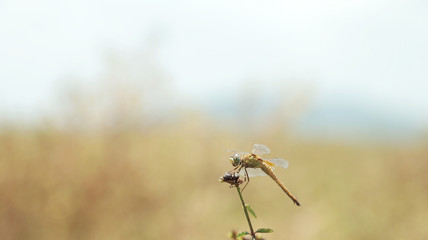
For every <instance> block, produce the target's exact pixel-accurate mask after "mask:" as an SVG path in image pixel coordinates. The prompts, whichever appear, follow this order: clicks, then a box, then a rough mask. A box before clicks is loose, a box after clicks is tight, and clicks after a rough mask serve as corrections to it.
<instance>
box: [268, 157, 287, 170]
mask: <svg viewBox="0 0 428 240" xmlns="http://www.w3.org/2000/svg"><path fill="white" fill-rule="evenodd" d="M265 161H268V162H271V163H273V164H274V166H273V167H272V168H275V167H278V166H279V167H282V168H284V169H287V168H288V161H287V160H284V159H282V158H273V159H265Z"/></svg>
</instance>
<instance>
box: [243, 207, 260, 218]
mask: <svg viewBox="0 0 428 240" xmlns="http://www.w3.org/2000/svg"><path fill="white" fill-rule="evenodd" d="M245 207H246V208H247V209H248V211H249V212H250V213H251V215H253V216H254V217H255V218H257V216H256V213H255V212H254V211H253V209H252V208H251V207H250V204H245Z"/></svg>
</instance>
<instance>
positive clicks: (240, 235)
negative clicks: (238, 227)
mask: <svg viewBox="0 0 428 240" xmlns="http://www.w3.org/2000/svg"><path fill="white" fill-rule="evenodd" d="M245 235H250V233H249V232H241V233H240V234H238V235H236V237H242V236H245Z"/></svg>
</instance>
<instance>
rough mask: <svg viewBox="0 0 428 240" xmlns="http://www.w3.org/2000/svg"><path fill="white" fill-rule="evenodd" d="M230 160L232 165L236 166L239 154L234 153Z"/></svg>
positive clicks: (239, 159) (238, 161)
mask: <svg viewBox="0 0 428 240" xmlns="http://www.w3.org/2000/svg"><path fill="white" fill-rule="evenodd" d="M230 162H231V163H232V165H233V166H234V167H236V166H238V165H239V164H240V163H241V157H240V156H239V154H237V153H235V154H233V155H232V156H231V157H230Z"/></svg>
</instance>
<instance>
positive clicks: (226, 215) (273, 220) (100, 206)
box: [0, 117, 428, 240]
mask: <svg viewBox="0 0 428 240" xmlns="http://www.w3.org/2000/svg"><path fill="white" fill-rule="evenodd" d="M273 132H274V131H273ZM271 133H272V131H267V132H266V133H265V134H263V133H258V134H256V133H255V134H240V133H239V132H233V131H231V130H230V129H226V128H223V127H217V126H215V125H214V124H213V123H211V122H210V121H206V120H203V118H194V117H191V118H190V117H189V118H184V119H183V120H182V121H177V122H175V123H172V124H168V125H163V126H158V127H153V128H150V129H132V128H131V129H126V128H125V129H122V130H116V131H98V132H97V131H94V132H89V133H88V132H85V131H75V132H73V131H64V130H55V128H50V127H39V128H33V129H25V130H24V129H20V128H3V130H2V131H1V133H0V236H1V239H4V240H9V239H35V240H38V239H44V240H51V239H52V240H54V239H55V240H57V239H63V240H67V239H91V240H94V239H95V240H97V239H99V240H106V239H112V240H113V239H227V234H228V232H229V231H231V230H233V229H236V230H248V229H247V228H248V226H247V225H246V221H245V218H244V215H243V212H242V209H241V206H240V202H239V198H238V196H237V194H236V191H235V190H234V189H230V188H229V187H228V186H227V184H220V183H219V182H218V178H219V177H220V176H221V175H222V174H223V173H224V172H225V171H227V170H230V169H231V168H232V167H231V165H230V162H229V160H228V158H229V154H230V153H228V152H227V150H229V149H236V150H242V151H249V150H250V149H251V146H252V144H253V143H263V144H266V145H267V146H269V147H270V148H271V150H272V153H271V154H270V155H269V156H271V157H283V158H285V159H287V160H288V161H289V162H290V167H289V168H288V169H287V170H285V171H284V170H278V176H279V177H280V179H282V180H283V182H284V183H285V185H286V186H287V187H288V188H289V189H290V190H291V191H292V192H293V193H294V194H295V195H296V196H297V197H298V198H299V200H300V201H301V203H302V206H301V207H296V206H294V205H293V204H292V202H291V201H290V199H289V198H288V197H287V196H286V195H285V194H284V193H283V192H282V191H281V189H280V188H279V187H278V186H277V185H276V184H275V183H274V182H273V181H272V180H271V179H268V178H255V179H252V181H251V182H250V184H249V185H248V187H247V189H246V190H245V191H244V197H245V199H246V201H247V203H250V204H251V205H252V207H253V209H254V210H255V211H256V212H257V214H258V218H257V219H255V220H254V222H253V225H254V227H255V228H260V227H269V228H272V229H274V231H275V232H274V233H271V234H269V235H268V234H265V235H264V236H265V237H266V238H267V239H301V240H303V239H332V240H334V239H427V238H428V228H427V222H428V204H427V203H428V174H427V173H428V161H427V160H428V142H427V141H421V142H418V143H413V144H401V145H400V144H396V145H388V144H386V143H382V142H367V141H366V142H364V141H361V142H354V143H346V142H339V141H338V142H334V141H328V142H327V141H321V140H319V141H315V140H312V141H304V140H302V139H299V138H298V137H293V136H290V135H287V134H271Z"/></svg>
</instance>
